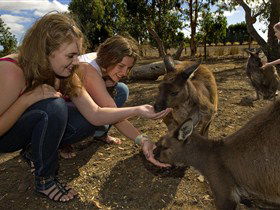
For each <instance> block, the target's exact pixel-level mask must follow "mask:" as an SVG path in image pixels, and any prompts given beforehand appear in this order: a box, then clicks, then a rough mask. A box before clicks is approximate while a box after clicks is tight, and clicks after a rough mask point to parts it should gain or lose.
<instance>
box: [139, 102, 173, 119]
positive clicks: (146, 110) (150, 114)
mask: <svg viewBox="0 0 280 210" xmlns="http://www.w3.org/2000/svg"><path fill="white" fill-rule="evenodd" d="M138 108H139V115H140V116H141V117H144V118H148V119H154V120H156V119H160V118H164V117H165V116H166V115H167V114H168V113H169V112H171V111H172V109H171V108H167V109H165V110H162V111H161V112H155V110H154V107H153V106H151V105H142V106H138Z"/></svg>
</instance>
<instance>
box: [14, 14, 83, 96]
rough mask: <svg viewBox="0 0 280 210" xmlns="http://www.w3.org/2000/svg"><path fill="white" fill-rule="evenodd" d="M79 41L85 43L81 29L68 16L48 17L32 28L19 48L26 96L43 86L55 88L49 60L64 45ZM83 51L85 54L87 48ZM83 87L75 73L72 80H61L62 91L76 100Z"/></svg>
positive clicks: (54, 15) (69, 78)
mask: <svg viewBox="0 0 280 210" xmlns="http://www.w3.org/2000/svg"><path fill="white" fill-rule="evenodd" d="M76 39H78V40H81V43H83V42H84V41H83V40H84V37H83V34H82V32H81V31H80V29H79V27H78V26H77V24H76V23H75V21H74V20H73V19H72V18H70V17H69V16H68V15H67V14H61V13H52V14H47V15H45V16H43V17H42V18H40V19H39V20H37V21H36V22H35V23H34V24H33V26H32V27H31V28H30V29H29V30H28V31H27V32H26V34H25V36H24V39H23V41H22V44H21V46H20V48H19V57H18V62H19V66H20V67H21V68H22V70H23V73H24V76H25V79H26V89H25V92H28V91H31V90H33V89H35V88H36V87H38V86H39V85H42V84H48V85H50V86H53V87H54V83H55V78H56V77H55V72H54V71H53V69H52V67H51V64H50V62H49V59H48V57H49V56H50V55H51V53H52V52H53V51H55V50H57V49H58V48H59V47H60V46H61V45H62V44H64V43H71V42H73V41H75V40H76ZM80 48H81V49H80V51H81V53H82V52H83V51H84V49H83V48H84V44H82V46H80ZM81 87H82V83H81V81H80V80H79V79H78V77H77V74H76V72H75V71H74V72H73V73H72V74H71V75H70V76H69V77H67V78H64V79H61V81H60V89H59V90H60V91H61V93H62V94H63V95H69V96H70V97H71V96H77V95H78V93H79V90H80V89H81Z"/></svg>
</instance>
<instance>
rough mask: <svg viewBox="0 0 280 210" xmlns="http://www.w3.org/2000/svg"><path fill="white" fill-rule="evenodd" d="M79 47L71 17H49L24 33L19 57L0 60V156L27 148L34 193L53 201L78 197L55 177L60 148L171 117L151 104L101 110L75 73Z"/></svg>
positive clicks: (79, 37)
mask: <svg viewBox="0 0 280 210" xmlns="http://www.w3.org/2000/svg"><path fill="white" fill-rule="evenodd" d="M82 46H83V34H82V33H81V31H80V30H79V29H78V27H77V25H76V23H75V22H74V21H73V20H72V19H71V18H69V17H68V16H67V15H65V14H59V13H56V14H48V15H45V16H43V17H42V18H40V19H39V20H37V21H36V23H34V24H33V26H32V27H31V28H30V29H29V30H28V31H27V33H26V34H25V37H24V39H23V42H22V45H21V47H20V50H19V53H18V55H17V54H13V55H8V56H6V57H4V58H1V59H0V84H1V87H0V152H14V151H17V150H20V149H23V148H25V147H27V146H28V145H31V149H32V159H33V161H34V166H35V188H36V189H35V190H36V192H38V193H39V194H40V195H44V196H47V197H48V198H49V199H51V200H55V201H62V202H65V201H69V200H71V199H73V198H74V196H75V195H76V192H75V191H74V190H73V189H71V188H69V187H67V186H66V185H64V184H61V183H60V182H59V181H58V180H57V178H56V172H57V166H58V152H57V150H58V148H59V146H60V145H61V144H72V143H75V142H77V141H79V140H81V139H83V138H85V137H87V136H90V135H93V134H94V132H95V131H96V130H98V129H99V128H100V127H98V126H102V125H105V124H114V123H117V122H120V121H122V120H124V119H127V118H129V117H132V116H141V117H145V118H150V119H157V118H161V117H164V116H165V115H166V114H167V113H168V112H169V110H165V111H163V112H160V113H155V112H154V110H153V108H152V106H150V105H142V106H135V107H127V108H101V107H99V106H98V105H97V104H96V103H95V102H94V101H93V100H92V98H91V97H90V95H89V94H88V93H87V91H86V90H85V89H84V88H83V85H82V84H81V82H80V79H79V77H78V76H77V73H76V69H77V67H78V64H79V60H78V56H79V55H80V53H81V52H82ZM65 97H69V98H70V99H71V101H72V102H73V103H74V105H75V106H69V105H68V104H67V103H66V102H65V100H64V98H65ZM149 151H150V152H152V149H150V150H149ZM162 166H164V165H162Z"/></svg>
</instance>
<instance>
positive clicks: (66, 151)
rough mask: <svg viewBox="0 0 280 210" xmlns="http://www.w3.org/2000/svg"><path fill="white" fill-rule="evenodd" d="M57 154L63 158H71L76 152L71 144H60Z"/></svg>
mask: <svg viewBox="0 0 280 210" xmlns="http://www.w3.org/2000/svg"><path fill="white" fill-rule="evenodd" d="M59 154H60V156H61V157H62V158H64V159H71V158H74V157H76V153H75V152H74V149H73V147H72V146H71V145H65V146H62V147H61V148H60V150H59Z"/></svg>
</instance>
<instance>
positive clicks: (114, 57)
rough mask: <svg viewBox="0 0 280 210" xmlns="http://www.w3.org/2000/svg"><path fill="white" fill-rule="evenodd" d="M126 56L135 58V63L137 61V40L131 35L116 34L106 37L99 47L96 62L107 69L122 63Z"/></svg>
mask: <svg viewBox="0 0 280 210" xmlns="http://www.w3.org/2000/svg"><path fill="white" fill-rule="evenodd" d="M126 56H128V57H132V58H134V63H133V65H134V64H135V63H136V61H137V59H138V57H139V48H138V45H137V42H136V41H135V40H134V39H133V38H131V37H124V36H120V35H116V36H112V37H110V38H108V39H106V40H105V42H103V43H102V44H101V45H100V46H99V47H98V50H97V58H96V62H97V64H98V65H99V66H101V67H102V68H104V69H107V68H108V67H110V66H115V65H117V64H118V63H120V62H121V61H122V59H123V58H124V57H126Z"/></svg>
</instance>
